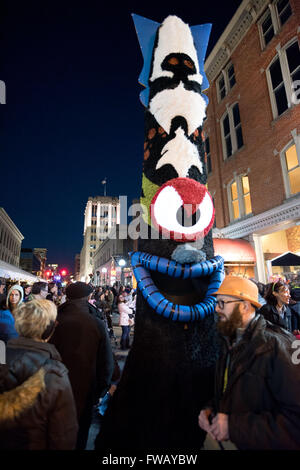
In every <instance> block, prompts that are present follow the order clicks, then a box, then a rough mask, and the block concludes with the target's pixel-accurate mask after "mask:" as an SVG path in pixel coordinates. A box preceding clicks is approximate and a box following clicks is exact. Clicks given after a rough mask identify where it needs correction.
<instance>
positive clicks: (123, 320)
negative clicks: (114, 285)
mask: <svg viewBox="0 0 300 470" xmlns="http://www.w3.org/2000/svg"><path fill="white" fill-rule="evenodd" d="M118 312H119V314H120V320H119V325H120V326H121V327H122V336H121V340H120V348H121V349H123V350H125V349H128V348H130V343H129V335H130V327H131V324H132V322H131V320H130V317H129V315H132V309H131V308H129V307H128V305H126V300H125V298H124V297H123V295H119V297H118Z"/></svg>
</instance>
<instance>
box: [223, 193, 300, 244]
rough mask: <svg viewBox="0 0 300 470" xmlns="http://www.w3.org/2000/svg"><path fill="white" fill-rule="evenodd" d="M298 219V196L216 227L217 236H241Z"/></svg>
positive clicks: (299, 201)
mask: <svg viewBox="0 0 300 470" xmlns="http://www.w3.org/2000/svg"><path fill="white" fill-rule="evenodd" d="M298 219H299V223H300V196H297V197H295V198H292V199H291V200H289V201H286V202H285V203H284V204H282V205H281V206H277V207H274V208H272V209H270V210H268V211H266V212H262V213H261V214H258V215H255V216H252V217H247V218H246V219H244V220H241V221H239V222H236V223H234V224H230V225H228V226H227V227H224V228H222V229H218V236H220V235H221V236H223V237H224V238H243V237H246V236H248V235H250V234H253V233H262V232H264V231H266V232H267V230H266V229H268V228H270V227H272V226H276V225H280V224H286V225H287V224H288V223H289V222H292V221H294V222H295V223H296V222H297V221H298ZM283 228H284V225H283V227H282V229H283Z"/></svg>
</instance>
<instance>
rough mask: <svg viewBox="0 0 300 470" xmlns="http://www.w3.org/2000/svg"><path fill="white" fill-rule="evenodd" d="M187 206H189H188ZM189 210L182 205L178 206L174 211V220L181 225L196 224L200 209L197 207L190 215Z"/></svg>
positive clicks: (189, 225) (190, 225)
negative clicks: (175, 211)
mask: <svg viewBox="0 0 300 470" xmlns="http://www.w3.org/2000/svg"><path fill="white" fill-rule="evenodd" d="M188 208H190V207H189V206H188ZM189 214H190V211H189V210H185V207H184V205H183V206H181V207H179V209H178V211H177V213H176V220H177V222H178V223H179V224H180V225H182V226H183V227H192V226H193V225H196V223H197V222H198V220H199V219H200V210H199V208H197V210H196V211H195V212H193V213H192V214H191V215H189Z"/></svg>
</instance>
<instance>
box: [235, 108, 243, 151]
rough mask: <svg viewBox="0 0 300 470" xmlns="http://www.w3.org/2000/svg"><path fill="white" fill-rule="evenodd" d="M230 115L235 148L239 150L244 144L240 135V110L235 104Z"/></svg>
mask: <svg viewBox="0 0 300 470" xmlns="http://www.w3.org/2000/svg"><path fill="white" fill-rule="evenodd" d="M232 115H233V125H234V134H235V136H236V144H237V148H238V149H239V148H241V147H242V146H243V145H244V142H243V134H242V126H241V117H240V109H239V105H238V104H237V103H236V104H235V105H234V106H233V108H232Z"/></svg>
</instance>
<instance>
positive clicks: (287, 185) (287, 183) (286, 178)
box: [280, 129, 300, 198]
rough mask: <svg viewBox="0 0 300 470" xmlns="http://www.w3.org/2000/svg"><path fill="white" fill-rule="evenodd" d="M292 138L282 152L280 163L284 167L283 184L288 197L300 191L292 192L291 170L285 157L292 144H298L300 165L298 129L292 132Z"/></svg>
mask: <svg viewBox="0 0 300 470" xmlns="http://www.w3.org/2000/svg"><path fill="white" fill-rule="evenodd" d="M291 134H292V140H290V141H289V142H288V144H287V145H285V147H283V149H282V150H281V152H280V163H281V169H282V176H283V184H284V189H285V194H286V198H289V197H294V196H296V195H297V194H299V193H295V194H292V193H291V187H290V179H289V171H288V168H287V164H286V158H285V153H286V151H287V150H288V149H289V148H290V147H292V145H295V146H296V153H297V158H298V165H299V166H300V134H299V135H297V129H294V130H293V131H292V132H291Z"/></svg>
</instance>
